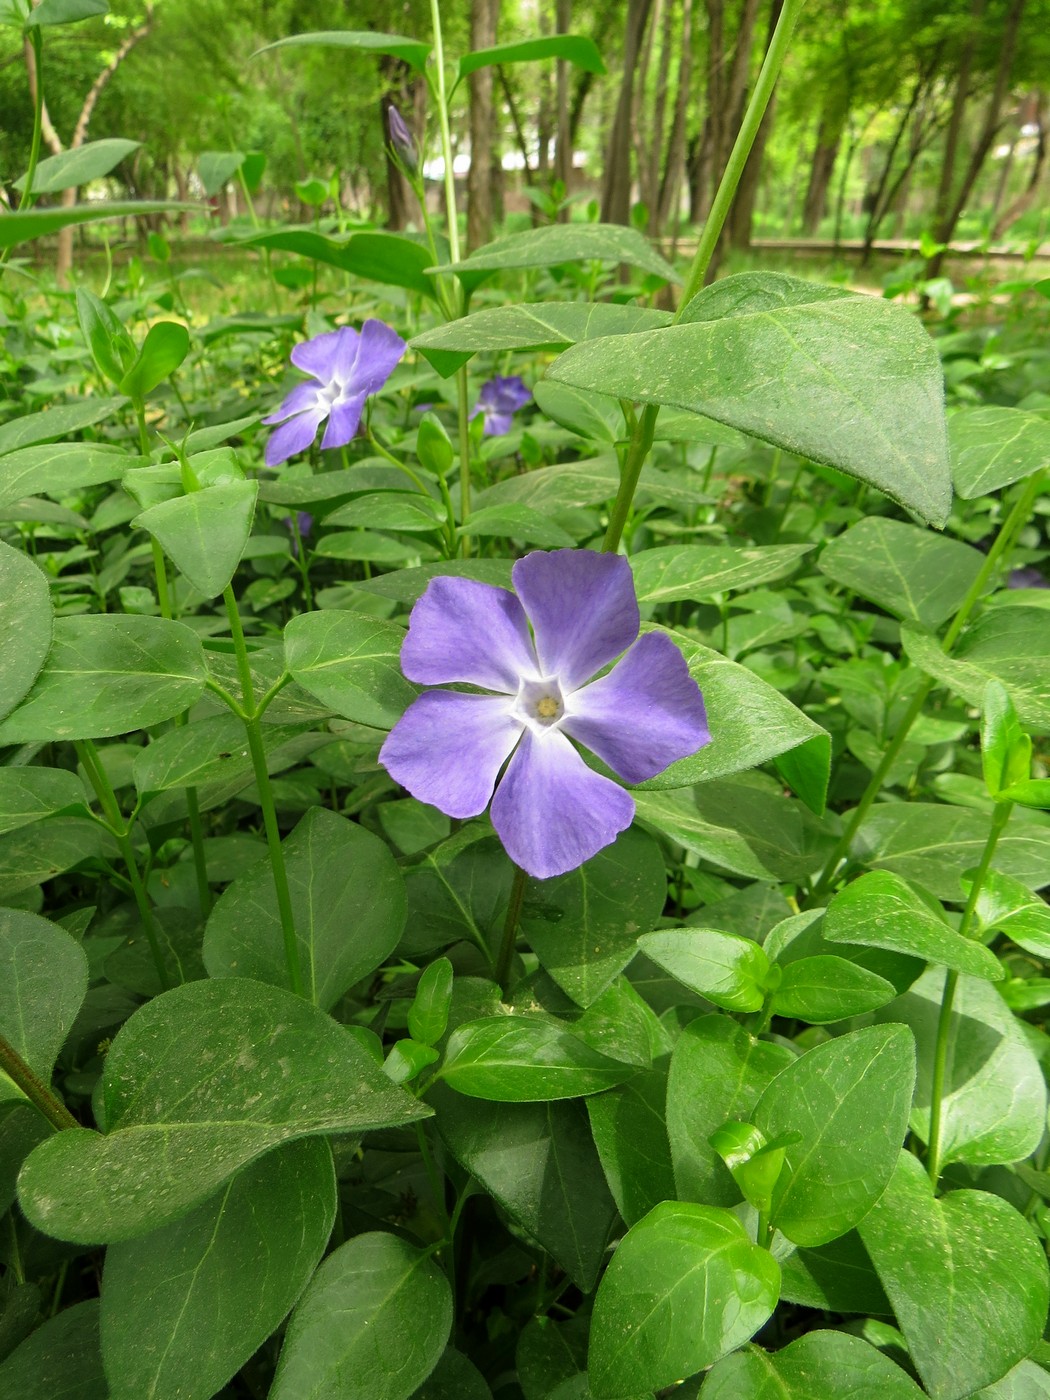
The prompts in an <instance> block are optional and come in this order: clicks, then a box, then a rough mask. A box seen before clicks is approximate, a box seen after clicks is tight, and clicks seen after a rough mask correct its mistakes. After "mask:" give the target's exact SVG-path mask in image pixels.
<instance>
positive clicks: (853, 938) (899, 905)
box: [824, 870, 1006, 982]
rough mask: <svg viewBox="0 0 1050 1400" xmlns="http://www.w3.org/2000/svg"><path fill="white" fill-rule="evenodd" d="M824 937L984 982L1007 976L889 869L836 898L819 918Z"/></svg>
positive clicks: (863, 877)
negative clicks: (934, 965)
mask: <svg viewBox="0 0 1050 1400" xmlns="http://www.w3.org/2000/svg"><path fill="white" fill-rule="evenodd" d="M824 937H825V938H826V939H827V940H828V941H829V942H830V943H852V944H855V945H857V946H859V947H862V948H889V949H890V950H892V951H893V952H895V953H907V954H909V955H910V956H912V957H916V958H921V959H922V960H923V962H932V963H938V964H940V966H941V967H950V968H953V969H954V970H955V971H956V972H966V973H969V974H970V975H971V976H973V977H984V978H985V979H987V980H988V981H989V982H1001V981H1002V979H1003V978H1004V977H1005V975H1006V974H1005V972H1004V971H1003V968H1002V965H1001V964H1000V962H999V959H998V958H997V957H996V956H995V954H994V953H993V952H991V950H990V949H988V948H986V947H985V946H984V945H983V944H982V943H977V942H975V941H974V940H973V939H971V938H964V937H962V935H961V934H958V933H956V931H955V929H953V928H952V927H951V925H950V924H949V923H948V922H947V921H946V920H945V919H944V918H943V917H940V916H938V915H937V914H935V913H934V912H933V910H932V909H931V908H930V906H929V904H927V903H926V901H925V900H923V899H922V898H920V896H919V895H917V894H916V893H915V891H914V890H913V889H912V888H911V886H910V885H909V884H908V883H907V881H905V880H902V879H901V878H900V876H899V875H894V874H892V873H891V872H890V871H888V870H873V871H871V872H870V873H869V874H867V875H861V877H860V878H859V879H858V880H854V881H853V882H852V883H851V884H849V885H847V886H846V888H845V889H844V890H842V891H840V892H839V893H838V894H837V895H835V897H834V898H833V899H832V901H831V903H830V904H829V905H828V911H827V914H826V915H825V918H824Z"/></svg>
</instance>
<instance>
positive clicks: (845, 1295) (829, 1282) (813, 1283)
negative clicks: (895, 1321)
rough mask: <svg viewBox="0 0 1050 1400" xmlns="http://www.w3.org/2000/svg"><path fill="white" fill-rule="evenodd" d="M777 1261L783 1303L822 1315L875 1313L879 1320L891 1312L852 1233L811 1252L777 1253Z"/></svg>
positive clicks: (876, 1276) (796, 1250)
mask: <svg viewBox="0 0 1050 1400" xmlns="http://www.w3.org/2000/svg"><path fill="white" fill-rule="evenodd" d="M777 1257H778V1259H779V1260H780V1273H781V1279H782V1283H781V1289H780V1296H781V1297H782V1298H783V1299H785V1300H786V1301H787V1302H790V1303H800V1304H801V1305H802V1306H803V1307H807V1308H817V1309H818V1310H820V1311H822V1312H838V1313H860V1314H864V1313H868V1314H871V1313H877V1314H879V1315H880V1316H883V1317H889V1316H890V1315H891V1314H892V1312H893V1309H892V1308H891V1307H890V1302H889V1299H888V1298H887V1297H886V1294H885V1292H884V1291H883V1288H882V1284H881V1283H880V1282H879V1276H878V1274H877V1273H876V1272H875V1266H874V1264H872V1262H871V1258H870V1257H869V1255H868V1251H867V1250H866V1249H865V1248H864V1242H863V1240H862V1239H861V1237H860V1235H858V1234H857V1232H856V1230H848V1231H847V1232H846V1234H844V1235H840V1236H839V1237H838V1239H837V1240H832V1241H831V1242H830V1243H829V1244H822V1245H818V1246H817V1247H816V1248H815V1249H794V1250H792V1251H791V1253H790V1254H783V1253H780V1252H779V1251H778V1254H777Z"/></svg>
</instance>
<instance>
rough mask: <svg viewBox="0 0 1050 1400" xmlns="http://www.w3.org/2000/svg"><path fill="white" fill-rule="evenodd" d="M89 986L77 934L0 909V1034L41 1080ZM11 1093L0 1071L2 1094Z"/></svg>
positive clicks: (47, 1075)
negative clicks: (73, 936)
mask: <svg viewBox="0 0 1050 1400" xmlns="http://www.w3.org/2000/svg"><path fill="white" fill-rule="evenodd" d="M0 771H2V770H0ZM87 986H88V962H87V958H86V957H85V956H84V950H83V948H81V946H80V944H79V943H78V942H77V941H76V939H74V938H71V937H70V936H69V934H68V933H66V931H65V930H64V929H61V928H59V927H58V925H57V924H53V923H51V922H50V920H48V919H41V918H40V917H39V916H38V915H36V914H30V913H27V912H25V911H23V910H20V909H0V1034H3V1036H4V1037H5V1039H6V1040H7V1041H9V1043H10V1044H11V1045H13V1046H14V1048H15V1049H16V1050H17V1051H18V1053H19V1054H20V1055H21V1056H22V1059H23V1060H25V1062H26V1064H27V1065H28V1066H29V1068H30V1069H31V1070H32V1071H33V1073H34V1074H35V1075H36V1076H37V1078H38V1079H41V1080H43V1081H44V1083H45V1084H46V1083H47V1082H48V1081H49V1080H50V1078H51V1071H52V1069H53V1068H54V1064H55V1061H56V1060H57V1059H58V1052H59V1051H60V1050H61V1048H62V1042H63V1041H64V1040H65V1038H66V1035H67V1034H68V1032H69V1028H70V1026H71V1025H72V1024H73V1021H74V1018H75V1017H76V1014H77V1012H78V1011H79V1010H80V1004H81V1002H82V1001H83V1000H84V994H85V993H86V991H87ZM11 1096H12V1095H11V1093H10V1092H9V1086H7V1082H6V1080H5V1078H4V1076H3V1075H0V1099H5V1098H9V1097H11Z"/></svg>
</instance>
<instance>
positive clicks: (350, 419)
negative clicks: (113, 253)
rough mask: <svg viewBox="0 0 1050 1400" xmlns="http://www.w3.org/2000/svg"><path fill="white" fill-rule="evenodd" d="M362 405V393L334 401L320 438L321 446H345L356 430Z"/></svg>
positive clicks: (363, 401) (363, 397)
mask: <svg viewBox="0 0 1050 1400" xmlns="http://www.w3.org/2000/svg"><path fill="white" fill-rule="evenodd" d="M364 406H365V396H364V394H355V395H354V397H353V398H351V399H343V400H341V401H340V402H337V403H334V404H333V405H332V408H331V411H330V413H329V415H328V427H327V428H326V429H325V432H324V437H323V438H322V439H321V446H322V447H345V446H346V444H347V443H348V442H349V441H350V440H351V438H352V437H353V436H354V434H355V433H356V432H357V425H358V424H359V423H360V422H361V410H362V409H363V408H364Z"/></svg>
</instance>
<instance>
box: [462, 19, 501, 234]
mask: <svg viewBox="0 0 1050 1400" xmlns="http://www.w3.org/2000/svg"><path fill="white" fill-rule="evenodd" d="M498 23H499V0H472V3H471V7H470V47H471V48H472V49H489V48H491V47H492V46H493V45H494V44H495V42H496V27H497V25H498ZM469 81H470V171H469V173H468V175H467V248H468V250H470V251H473V250H474V249H475V248H480V247H481V245H482V244H483V243H488V241H489V240H490V238H491V237H492V128H493V113H494V109H493V102H492V69H491V68H479V69H478V70H477V72H476V73H471V75H470V80H469Z"/></svg>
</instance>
